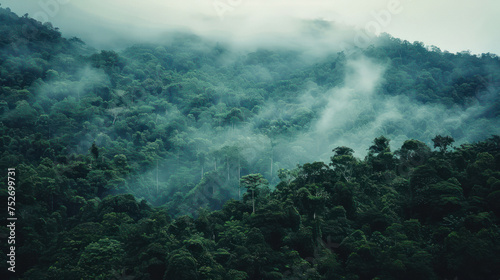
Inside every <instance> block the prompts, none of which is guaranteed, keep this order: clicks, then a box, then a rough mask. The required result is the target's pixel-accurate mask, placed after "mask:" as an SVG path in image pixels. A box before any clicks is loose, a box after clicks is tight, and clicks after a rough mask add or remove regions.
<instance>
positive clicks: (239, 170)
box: [238, 158, 241, 200]
mask: <svg viewBox="0 0 500 280" xmlns="http://www.w3.org/2000/svg"><path fill="white" fill-rule="evenodd" d="M240 179H241V164H240V159H239V158H238V200H239V199H241V182H240Z"/></svg>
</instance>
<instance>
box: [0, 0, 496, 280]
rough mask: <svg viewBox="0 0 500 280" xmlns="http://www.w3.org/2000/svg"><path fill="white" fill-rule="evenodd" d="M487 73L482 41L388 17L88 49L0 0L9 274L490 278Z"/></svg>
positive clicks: (491, 75) (492, 84)
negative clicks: (338, 40)
mask: <svg viewBox="0 0 500 280" xmlns="http://www.w3.org/2000/svg"><path fill="white" fill-rule="evenodd" d="M61 28H63V27H61ZM499 89H500V59H499V58H498V57H497V56H496V55H494V54H482V55H472V54H470V53H468V52H462V53H458V54H452V53H448V52H446V51H441V50H439V49H438V48H437V47H426V46H425V45H424V44H423V43H420V42H414V43H409V42H407V41H401V40H399V39H396V38H393V37H391V36H389V35H382V36H380V37H378V38H377V39H376V40H374V41H373V45H372V46H370V47H368V48H366V49H360V48H353V49H349V50H345V51H344V52H332V53H323V54H315V55H311V54H310V53H308V52H307V50H298V49H294V48H289V49H284V48H256V49H251V48H248V49H245V48H236V47H232V46H230V45H227V44H225V43H224V42H214V41H211V40H209V39H207V38H203V37H199V36H196V35H193V34H186V33H177V34H171V35H170V36H168V38H165V39H164V40H161V42H157V43H155V44H152V43H151V44H137V45H134V46H124V48H123V49H122V50H95V49H93V48H92V47H91V46H87V45H86V44H85V43H84V42H83V41H82V40H80V39H78V38H76V37H75V38H71V39H67V38H63V37H62V36H61V33H60V32H59V30H58V28H55V27H53V26H52V25H51V24H48V23H46V24H41V23H39V22H37V21H35V20H33V19H31V18H29V16H28V15H25V16H23V17H18V16H17V15H15V14H14V13H12V12H10V10H9V9H0V131H1V133H0V166H1V167H2V170H3V173H2V174H0V178H1V179H2V182H7V168H15V169H16V174H17V175H16V176H17V177H16V178H17V181H16V209H17V215H18V218H19V220H18V221H17V229H16V232H17V237H16V242H17V243H16V246H17V247H16V248H17V249H16V250H17V251H16V254H17V255H16V256H17V261H16V263H17V266H16V268H17V270H16V271H17V272H16V275H17V276H18V277H19V279H169V280H171V279H228V280H229V279H231V280H232V279H492V280H493V279H499V278H500V269H499V268H500V259H499V257H498V256H499V253H500V244H499V243H498V240H500V231H499V227H498V217H499V215H500V208H499V205H500V138H499V137H498V136H494V135H498V134H500V122H499V120H500V119H499V113H500V96H499V93H500V92H499ZM382 135H384V136H382ZM389 139H391V140H389ZM0 194H1V196H2V197H3V199H2V201H4V202H5V204H4V205H7V196H8V191H7V188H2V189H1V191H0ZM5 215H6V211H3V214H2V217H4V216H5ZM0 236H2V242H1V245H0V248H2V252H8V248H9V244H8V243H7V241H6V237H8V236H9V229H8V228H7V227H3V228H2V230H1V231H0ZM4 256H5V254H4ZM7 265H8V264H7V263H6V262H5V261H3V262H2V264H1V265H0V268H1V274H0V275H1V276H2V279H10V278H4V277H3V276H5V277H12V276H13V274H12V273H9V272H8V271H7ZM13 279H14V278H13Z"/></svg>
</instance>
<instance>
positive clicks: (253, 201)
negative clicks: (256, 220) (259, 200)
mask: <svg viewBox="0 0 500 280" xmlns="http://www.w3.org/2000/svg"><path fill="white" fill-rule="evenodd" d="M253 192H254V190H252V209H253V210H252V212H253V213H254V214H255V198H254V196H253Z"/></svg>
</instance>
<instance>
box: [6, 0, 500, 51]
mask: <svg viewBox="0 0 500 280" xmlns="http://www.w3.org/2000/svg"><path fill="white" fill-rule="evenodd" d="M0 3H1V4H2V7H4V8H5V7H10V8H11V9H12V11H14V12H15V13H17V14H18V15H20V16H21V15H23V14H25V13H29V15H30V16H31V17H34V18H36V19H38V20H40V21H46V20H47V19H48V21H50V22H52V23H53V25H54V26H56V27H59V28H60V30H61V31H62V33H63V35H65V36H77V37H80V38H82V39H83V40H84V41H86V42H87V43H89V44H90V45H94V46H96V47H98V48H105V47H116V43H118V44H126V43H128V41H136V40H149V39H151V38H154V37H155V36H159V34H161V33H162V32H164V31H171V30H179V29H180V30H191V31H193V32H195V33H197V34H199V35H205V36H208V37H215V38H217V37H221V38H223V37H225V38H228V39H229V40H235V41H240V42H250V41H255V40H261V41H262V40H270V38H281V37H280V36H284V37H286V36H288V35H290V36H291V34H295V33H296V32H297V30H296V28H297V26H296V25H294V24H293V20H296V19H308V20H314V19H323V20H329V21H335V22H339V23H343V24H347V25H349V26H353V27H355V28H358V29H359V32H365V29H368V30H371V31H373V32H376V33H378V32H386V33H389V34H391V35H392V36H394V37H398V38H401V39H405V40H408V41H410V42H413V41H422V42H424V43H425V44H426V45H435V46H438V47H439V48H441V49H442V50H448V51H450V52H458V51H464V50H470V51H472V53H485V52H491V53H496V54H500V32H499V31H498V27H499V26H500V16H499V15H500V1H498V0H478V1H470V0H468V1H465V0H453V1H452V0H441V1H431V0H418V1H417V0H370V1H367V0H349V1H347V0H330V1H325V0H308V1H305V0H302V1H300V0H183V1H172V0H128V1H127V0H3V1H2V0H0ZM358 35H359V34H358ZM351 36H352V38H347V39H346V40H351V41H354V40H355V36H357V35H355V34H353V35H351ZM295 38H297V37H295Z"/></svg>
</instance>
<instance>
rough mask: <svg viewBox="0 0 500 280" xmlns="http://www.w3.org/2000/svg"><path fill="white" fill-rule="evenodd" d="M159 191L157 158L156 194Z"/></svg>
mask: <svg viewBox="0 0 500 280" xmlns="http://www.w3.org/2000/svg"><path fill="white" fill-rule="evenodd" d="M158 193H159V191H158V160H156V194H158Z"/></svg>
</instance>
